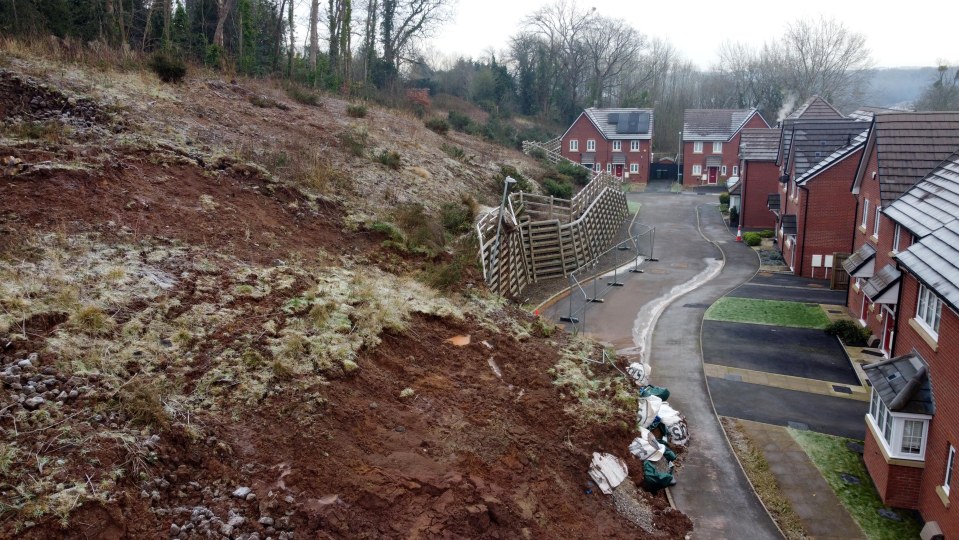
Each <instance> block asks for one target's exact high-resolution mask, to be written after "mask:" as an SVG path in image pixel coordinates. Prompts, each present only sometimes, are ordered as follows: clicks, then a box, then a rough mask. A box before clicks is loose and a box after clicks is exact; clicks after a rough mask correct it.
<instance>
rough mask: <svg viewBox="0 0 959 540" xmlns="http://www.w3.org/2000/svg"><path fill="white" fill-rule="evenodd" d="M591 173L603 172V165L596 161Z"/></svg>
mask: <svg viewBox="0 0 959 540" xmlns="http://www.w3.org/2000/svg"><path fill="white" fill-rule="evenodd" d="M593 172H603V164H602V163H600V162H598V161H597V162H595V163H593Z"/></svg>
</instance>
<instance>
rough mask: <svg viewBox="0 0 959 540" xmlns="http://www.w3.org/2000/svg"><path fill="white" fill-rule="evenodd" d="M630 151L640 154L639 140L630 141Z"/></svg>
mask: <svg viewBox="0 0 959 540" xmlns="http://www.w3.org/2000/svg"><path fill="white" fill-rule="evenodd" d="M629 151H630V152H639V139H633V140H631V141H629Z"/></svg>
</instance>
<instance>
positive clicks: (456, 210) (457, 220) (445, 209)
mask: <svg viewBox="0 0 959 540" xmlns="http://www.w3.org/2000/svg"><path fill="white" fill-rule="evenodd" d="M470 202H475V201H472V200H471V199H469V198H465V197H464V200H463V201H462V202H461V203H452V202H450V203H443V205H442V206H440V221H441V222H442V223H443V228H444V229H446V232H448V233H450V234H462V233H464V232H467V231H469V230H470V226H471V225H472V224H473V219H474V218H475V214H474V210H473V206H472V205H471V204H470Z"/></svg>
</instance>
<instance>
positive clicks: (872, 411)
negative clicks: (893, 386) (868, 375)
mask: <svg viewBox="0 0 959 540" xmlns="http://www.w3.org/2000/svg"><path fill="white" fill-rule="evenodd" d="M930 418H931V417H930V416H928V415H924V414H910V413H899V412H893V411H890V410H889V408H888V407H886V404H885V403H883V402H882V400H881V399H879V393H878V392H876V391H875V390H873V391H872V396H871V398H870V402H869V421H870V422H872V425H873V427H875V428H876V432H877V433H879V434H880V440H879V443H880V444H882V445H883V447H884V448H885V449H886V452H887V453H888V454H889V456H890V457H893V458H896V459H910V460H917V461H922V460H924V459H925V458H926V439H927V438H928V436H929V419H930Z"/></svg>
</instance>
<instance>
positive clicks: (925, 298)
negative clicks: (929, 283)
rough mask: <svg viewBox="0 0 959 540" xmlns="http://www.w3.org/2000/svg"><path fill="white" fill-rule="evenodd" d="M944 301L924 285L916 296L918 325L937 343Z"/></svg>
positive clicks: (916, 319) (920, 286) (921, 285)
mask: <svg viewBox="0 0 959 540" xmlns="http://www.w3.org/2000/svg"><path fill="white" fill-rule="evenodd" d="M942 304H943V302H942V299H941V298H939V296H938V295H937V294H936V293H935V291H933V290H932V289H930V288H929V287H926V286H925V285H923V284H922V283H920V284H919V293H918V294H917V295H916V317H915V321H916V323H917V324H918V325H919V326H921V327H922V329H923V330H925V331H926V332H927V333H928V334H929V336H930V337H932V338H933V340H935V341H936V342H938V341H939V325H940V324H941V323H942Z"/></svg>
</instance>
